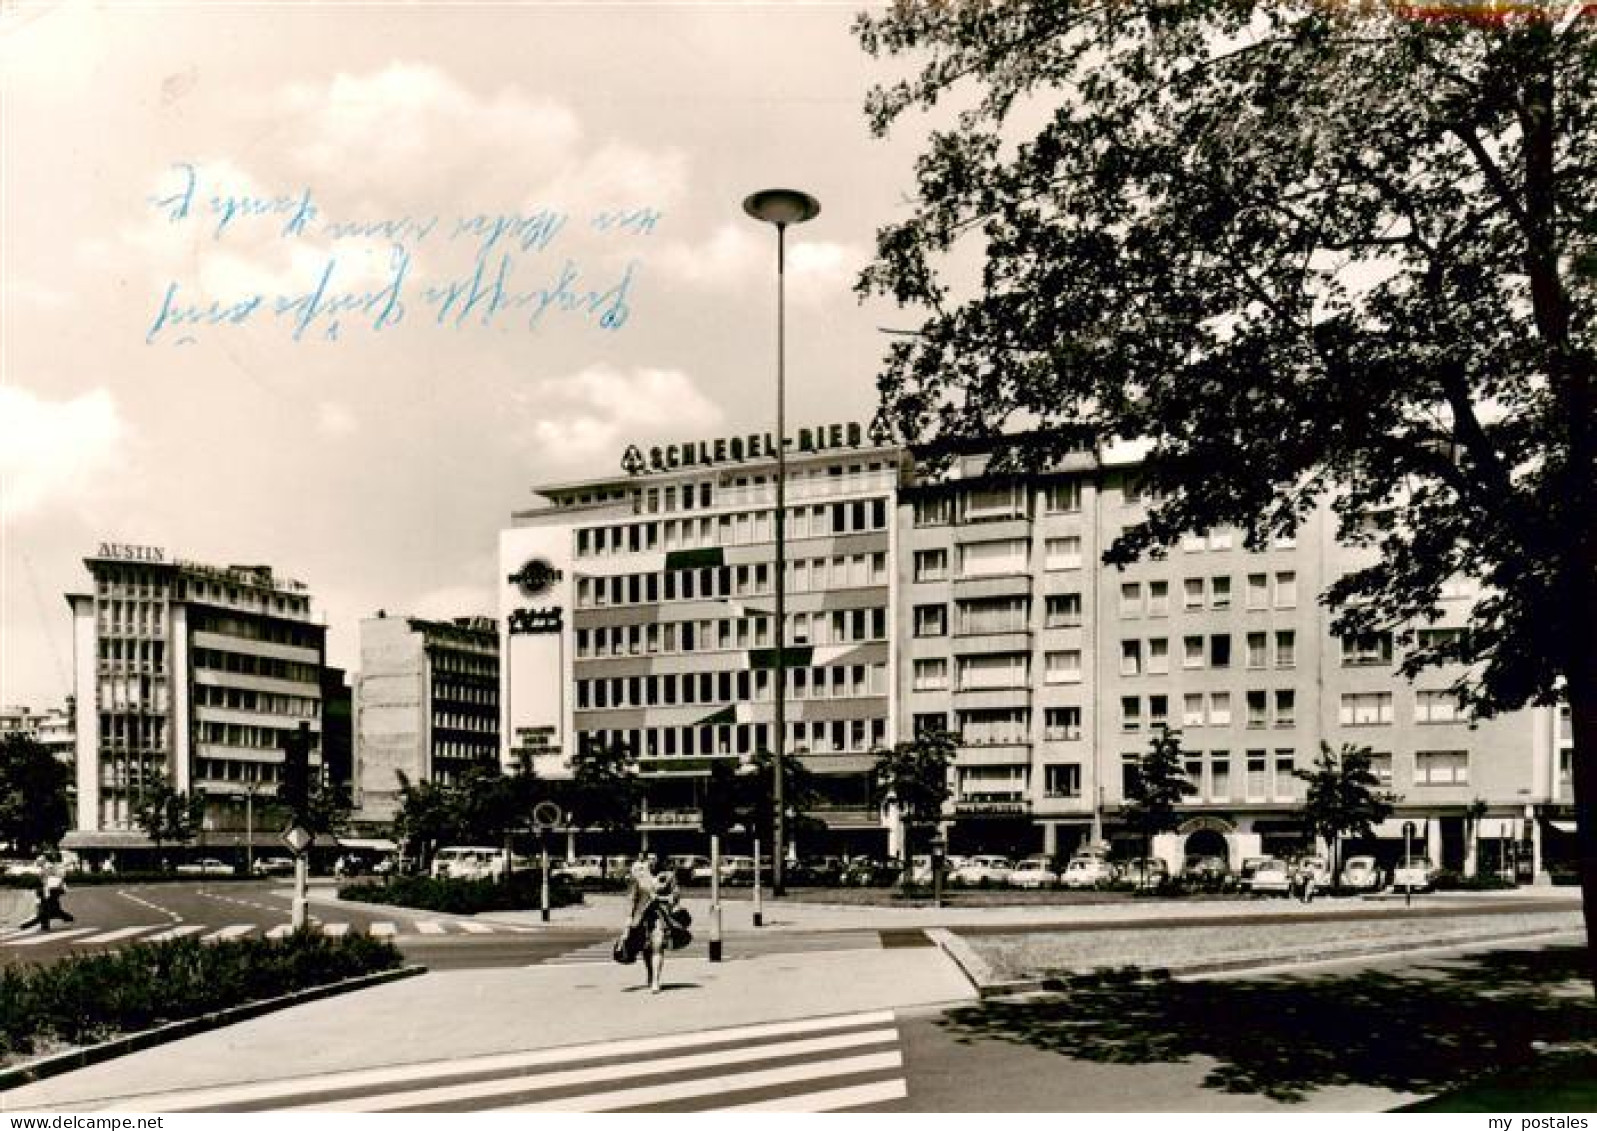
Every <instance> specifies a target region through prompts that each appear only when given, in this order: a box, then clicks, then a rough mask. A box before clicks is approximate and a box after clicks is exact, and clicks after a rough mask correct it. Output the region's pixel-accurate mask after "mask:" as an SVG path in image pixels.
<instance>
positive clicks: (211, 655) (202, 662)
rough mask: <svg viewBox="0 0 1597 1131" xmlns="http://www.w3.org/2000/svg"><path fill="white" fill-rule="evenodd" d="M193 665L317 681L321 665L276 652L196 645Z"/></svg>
mask: <svg viewBox="0 0 1597 1131" xmlns="http://www.w3.org/2000/svg"><path fill="white" fill-rule="evenodd" d="M194 666H195V667H196V668H199V669H204V670H209V671H216V672H236V673H238V674H239V675H253V676H262V677H265V678H267V679H282V680H288V681H289V682H291V683H314V684H318V685H320V683H321V668H320V667H319V666H318V665H316V664H302V663H299V662H298V661H296V660H279V659H278V658H277V657H275V656H255V655H250V654H248V653H244V652H222V651H218V650H217V649H214V648H196V649H194Z"/></svg>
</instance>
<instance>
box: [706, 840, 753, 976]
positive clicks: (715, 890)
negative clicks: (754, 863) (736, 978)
mask: <svg viewBox="0 0 1597 1131" xmlns="http://www.w3.org/2000/svg"><path fill="white" fill-rule="evenodd" d="M754 882H755V883H756V884H758V883H759V882H760V880H759V877H758V876H755V878H754ZM710 961H711V962H719V961H721V834H720V833H711V834H710Z"/></svg>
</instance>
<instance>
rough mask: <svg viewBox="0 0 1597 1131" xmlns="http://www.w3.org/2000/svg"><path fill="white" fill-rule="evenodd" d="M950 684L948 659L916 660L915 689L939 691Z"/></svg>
mask: <svg viewBox="0 0 1597 1131" xmlns="http://www.w3.org/2000/svg"><path fill="white" fill-rule="evenodd" d="M947 686H948V661H947V660H946V659H935V660H916V661H915V690H916V691H938V690H940V689H942V688H945V687H947Z"/></svg>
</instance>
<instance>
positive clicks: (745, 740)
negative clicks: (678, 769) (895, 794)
mask: <svg viewBox="0 0 1597 1131" xmlns="http://www.w3.org/2000/svg"><path fill="white" fill-rule="evenodd" d="M787 731H788V741H787V749H788V750H790V751H793V752H795V753H800V754H869V753H871V752H872V751H875V750H878V749H880V748H881V747H882V745H883V744H884V743H885V742H886V741H887V720H886V719H884V718H872V719H818V720H805V719H800V720H796V721H790V722H789V723H788V725H787ZM770 734H771V727H770V725H769V724H767V723H727V724H724V725H720V726H682V727H645V728H639V729H635V730H589V731H582V732H581V733H580V734H579V735H578V738H579V740H581V741H585V742H587V741H592V742H597V743H600V744H601V745H605V746H616V745H619V746H622V747H624V748H625V749H627V750H629V751H631V752H632V753H633V755H634V756H636V757H643V758H675V757H696V756H697V757H703V756H706V755H712V754H718V755H729V754H738V755H741V754H755V753H758V752H759V751H761V750H768V749H770V745H769V741H768V740H769V737H770Z"/></svg>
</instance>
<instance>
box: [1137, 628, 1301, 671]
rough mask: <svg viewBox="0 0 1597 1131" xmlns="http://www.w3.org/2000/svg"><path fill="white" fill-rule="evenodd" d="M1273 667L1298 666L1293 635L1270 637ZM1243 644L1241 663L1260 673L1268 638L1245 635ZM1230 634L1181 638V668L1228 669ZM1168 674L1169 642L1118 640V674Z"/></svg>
mask: <svg viewBox="0 0 1597 1131" xmlns="http://www.w3.org/2000/svg"><path fill="white" fill-rule="evenodd" d="M1273 635H1274V643H1275V666H1276V667H1277V668H1293V667H1296V666H1297V662H1298V645H1297V639H1298V638H1297V632H1296V631H1295V630H1293V629H1289V628H1288V629H1280V630H1278V631H1276V632H1275V633H1274V634H1273ZM1243 642H1244V645H1245V648H1246V652H1245V660H1246V664H1247V666H1248V667H1249V668H1251V669H1255V670H1262V669H1263V668H1266V667H1268V666H1269V659H1270V657H1269V646H1270V643H1271V634H1270V633H1265V632H1249V633H1247V634H1245V636H1244V638H1243ZM1231 659H1232V656H1231V634H1230V633H1216V634H1213V635H1210V636H1207V637H1205V636H1184V637H1182V638H1181V666H1182V667H1183V668H1187V669H1199V668H1205V667H1208V668H1229V667H1230V666H1231ZM1169 671H1170V642H1169V640H1168V639H1167V638H1165V637H1163V636H1155V637H1150V638H1149V639H1147V640H1122V641H1121V642H1120V674H1121V675H1124V676H1133V675H1143V674H1147V675H1166V674H1168V673H1169Z"/></svg>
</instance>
